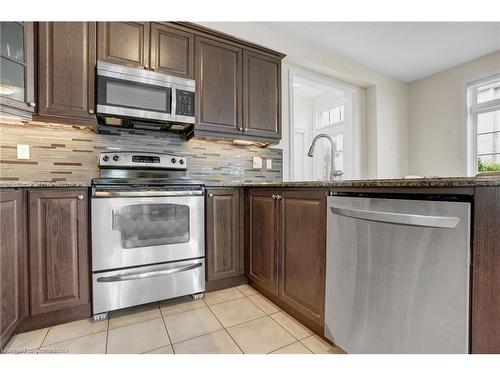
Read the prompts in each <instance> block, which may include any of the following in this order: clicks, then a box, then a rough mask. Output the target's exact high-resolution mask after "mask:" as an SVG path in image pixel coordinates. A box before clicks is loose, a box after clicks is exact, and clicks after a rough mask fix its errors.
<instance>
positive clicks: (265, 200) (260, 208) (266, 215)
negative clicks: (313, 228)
mask: <svg viewBox="0 0 500 375" xmlns="http://www.w3.org/2000/svg"><path fill="white" fill-rule="evenodd" d="M275 193H276V192H275V191H271V190H267V189H262V190H261V189H255V190H250V192H249V195H248V202H247V204H248V218H247V220H248V224H247V225H248V228H247V231H248V232H247V233H248V277H249V278H250V280H252V281H253V282H255V283H256V284H258V285H259V286H261V287H262V288H264V289H266V290H267V291H268V292H269V293H271V294H273V295H275V296H277V295H278V252H277V245H278V225H277V219H278V217H277V202H278V201H277V200H276V199H274V198H273V194H275Z"/></svg>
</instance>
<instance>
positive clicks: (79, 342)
mask: <svg viewBox="0 0 500 375" xmlns="http://www.w3.org/2000/svg"><path fill="white" fill-rule="evenodd" d="M106 336H107V333H106V332H99V333H94V334H92V335H88V336H83V337H79V338H77V339H72V340H68V341H63V342H58V343H56V344H52V345H48V346H43V347H42V348H41V349H40V353H42V354H104V353H105V352H106Z"/></svg>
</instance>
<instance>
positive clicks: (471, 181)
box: [0, 176, 500, 188]
mask: <svg viewBox="0 0 500 375" xmlns="http://www.w3.org/2000/svg"><path fill="white" fill-rule="evenodd" d="M89 186H90V181H89V182H88V183H85V182H80V183H79V182H64V181H54V182H43V181H40V182H36V181H35V182H19V181H8V182H7V181H4V182H0V188H16V187H40V188H47V187H54V188H82V187H89ZM206 186H208V187H238V186H240V187H270V188H272V187H276V188H287V187H290V188H294V187H297V188H298V187H327V188H328V187H338V188H349V187H352V188H366V187H374V188H377V187H381V188H383V187H385V188H387V187H402V188H406V187H408V188H433V187H436V188H438V187H440V188H447V187H475V186H499V187H500V176H488V177H430V178H412V179H372V180H341V181H288V182H287V181H284V182H237V181H235V182H222V183H221V182H210V181H209V182H207V183H206Z"/></svg>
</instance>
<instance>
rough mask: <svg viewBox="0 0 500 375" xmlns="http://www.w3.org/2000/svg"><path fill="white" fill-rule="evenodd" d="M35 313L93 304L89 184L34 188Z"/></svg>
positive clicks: (31, 243) (32, 254)
mask: <svg viewBox="0 0 500 375" xmlns="http://www.w3.org/2000/svg"><path fill="white" fill-rule="evenodd" d="M29 210H30V215H29V226H30V234H29V249H30V259H29V264H30V312H31V315H37V314H42V313H46V312H53V311H60V310H64V309H66V308H72V307H75V306H79V305H86V304H89V300H90V295H89V285H90V281H89V280H90V276H89V272H90V271H89V249H88V221H87V220H88V214H87V212H88V201H87V190H86V189H42V190H30V191H29Z"/></svg>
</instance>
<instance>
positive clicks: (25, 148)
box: [17, 145, 30, 160]
mask: <svg viewBox="0 0 500 375" xmlns="http://www.w3.org/2000/svg"><path fill="white" fill-rule="evenodd" d="M17 158H18V159H25V160H26V159H29V158H30V145H17Z"/></svg>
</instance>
